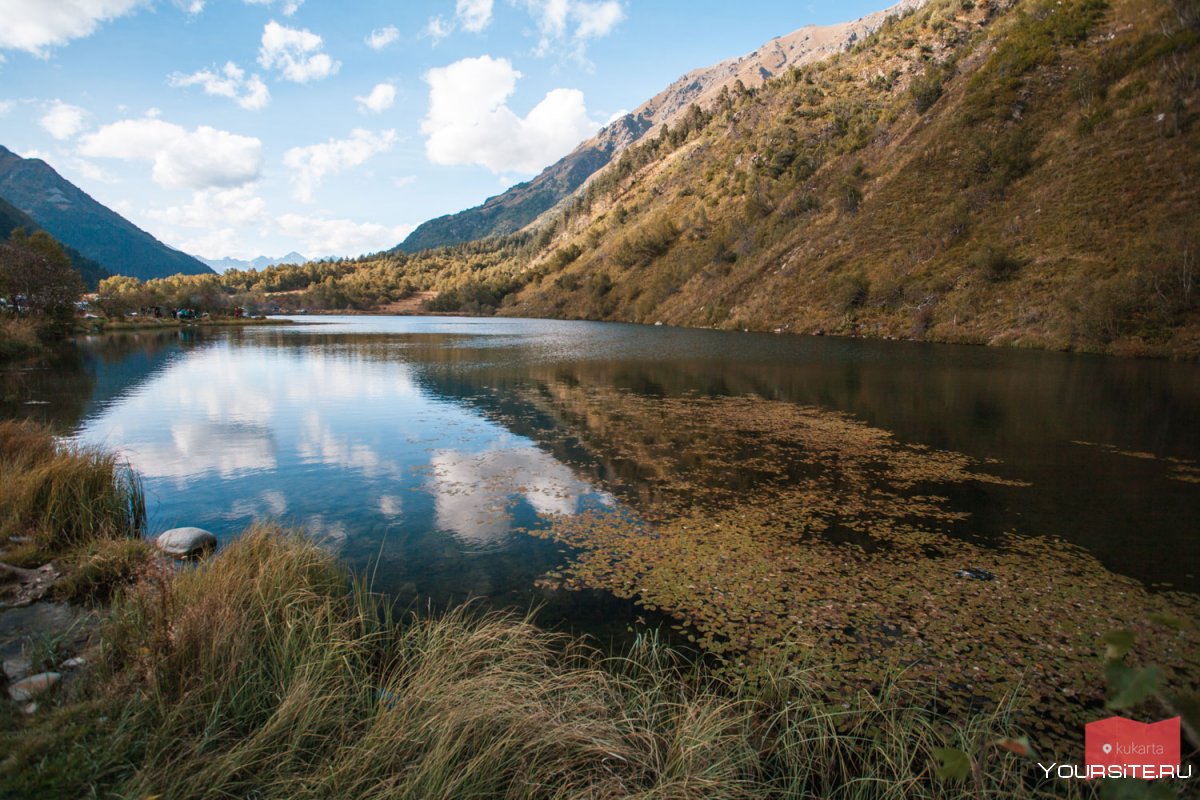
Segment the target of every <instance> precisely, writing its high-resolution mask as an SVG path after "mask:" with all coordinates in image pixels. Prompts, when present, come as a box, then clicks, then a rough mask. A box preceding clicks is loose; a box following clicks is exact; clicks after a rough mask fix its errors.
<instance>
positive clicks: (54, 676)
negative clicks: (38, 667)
mask: <svg viewBox="0 0 1200 800" xmlns="http://www.w3.org/2000/svg"><path fill="white" fill-rule="evenodd" d="M61 680H62V675H61V674H59V673H57V672H42V673H39V674H37V675H31V676H29V677H28V678H25V679H23V680H19V681H17V682H16V683H14V684H13V685H12V686H9V687H8V696H9V697H11V698H12V699H13V700H15V701H17V702H18V703H28V702H29V701H31V700H33V698H35V697H37V696H38V695H42V694H45V693H46V692H48V691H50V690H51V689H53V688H54V687H55V686H57V685H58V684H59V682H60V681H61Z"/></svg>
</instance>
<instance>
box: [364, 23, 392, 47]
mask: <svg viewBox="0 0 1200 800" xmlns="http://www.w3.org/2000/svg"><path fill="white" fill-rule="evenodd" d="M399 39H400V29H399V28H397V27H396V26H395V25H388V26H387V27H386V28H376V29H375V30H373V31H371V35H370V36H368V37H367V38H366V40H365V41H366V43H367V47H369V48H371V49H372V50H382V49H383V48H385V47H387V46H388V45H390V44H394V43H395V42H397V41H398V40H399Z"/></svg>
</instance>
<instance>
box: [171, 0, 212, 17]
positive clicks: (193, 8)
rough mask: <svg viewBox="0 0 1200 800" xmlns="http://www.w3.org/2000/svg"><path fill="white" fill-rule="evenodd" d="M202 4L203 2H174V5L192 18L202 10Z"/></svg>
mask: <svg viewBox="0 0 1200 800" xmlns="http://www.w3.org/2000/svg"><path fill="white" fill-rule="evenodd" d="M204 3H205V0H175V5H177V6H179V8H180V9H182V10H183V11H186V12H187V13H188V14H191V15H192V16H195V15H196V14H199V13H200V12H201V11H203V10H204Z"/></svg>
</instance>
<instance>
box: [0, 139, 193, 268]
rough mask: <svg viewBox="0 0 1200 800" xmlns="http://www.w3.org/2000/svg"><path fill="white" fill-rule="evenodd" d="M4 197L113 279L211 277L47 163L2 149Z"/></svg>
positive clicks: (0, 188) (0, 190)
mask: <svg viewBox="0 0 1200 800" xmlns="http://www.w3.org/2000/svg"><path fill="white" fill-rule="evenodd" d="M0 197H2V198H4V199H5V200H7V201H8V202H9V203H11V204H12V205H14V206H16V207H17V208H19V209H20V210H21V211H22V212H24V213H25V214H28V215H29V216H30V217H32V218H33V220H34V221H35V222H36V223H37V224H38V226H39V227H41V228H42V229H43V230H45V231H46V232H47V233H49V234H50V235H51V236H53V237H54V238H55V239H58V240H59V241H60V242H62V243H63V244H65V245H69V246H71V247H73V248H75V249H76V250H78V251H79V252H80V253H82V254H83V255H84V256H86V257H87V258H90V259H92V260H94V261H96V262H98V263H99V264H100V266H101V267H103V268H104V269H106V270H108V271H109V272H110V273H112V274H114V275H128V276H130V277H134V278H141V279H143V280H146V279H150V278H165V277H167V276H168V275H177V274H180V273H182V274H184V275H203V274H206V273H211V272H212V270H211V269H209V268H208V267H207V266H206V265H205V264H202V263H201V262H200V261H198V260H197V259H195V258H193V257H191V256H189V255H187V254H186V253H181V252H180V251H178V250H175V249H173V248H171V247H168V246H167V245H165V244H163V243H162V242H160V241H158V240H157V239H155V238H154V237H153V236H151V235H150V234H148V233H146V232H145V231H144V230H142V229H141V228H139V227H137V226H136V225H134V224H133V223H132V222H130V221H129V220H127V219H125V218H124V217H122V216H121V215H120V214H117V213H116V212H115V211H113V210H112V209H109V208H107V207H105V206H103V205H101V204H100V203H98V202H96V200H94V199H93V198H92V197H91V196H89V195H88V194H87V193H86V192H84V191H83V190H82V189H80V188H79V187H77V186H75V185H74V184H73V183H71V182H70V181H68V180H67V179H65V178H63V177H62V176H61V175H59V174H58V173H57V172H55V170H54V168H53V167H51V166H50V165H49V164H47V163H46V162H45V161H42V160H41V159H37V158H21V157H20V156H18V155H17V154H16V153H13V152H12V151H11V150H8V149H7V148H5V147H3V146H0Z"/></svg>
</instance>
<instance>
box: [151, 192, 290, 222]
mask: <svg viewBox="0 0 1200 800" xmlns="http://www.w3.org/2000/svg"><path fill="white" fill-rule="evenodd" d="M266 209H267V204H266V203H265V202H264V201H263V199H262V198H261V197H259V196H258V195H257V194H256V193H255V190H254V187H252V186H241V187H238V188H236V189H203V190H201V191H198V192H195V193H194V194H193V195H192V200H191V202H190V203H188V204H186V205H182V206H169V207H167V208H160V209H152V210H150V211H148V212H147V215H148V216H149V217H150V218H151V219H155V220H158V221H159V222H165V223H167V224H168V225H178V226H180V227H184V228H215V227H218V226H220V225H246V224H249V223H252V222H256V221H257V220H259V219H261V218H262V216H263V213H264V212H265V211H266Z"/></svg>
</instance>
